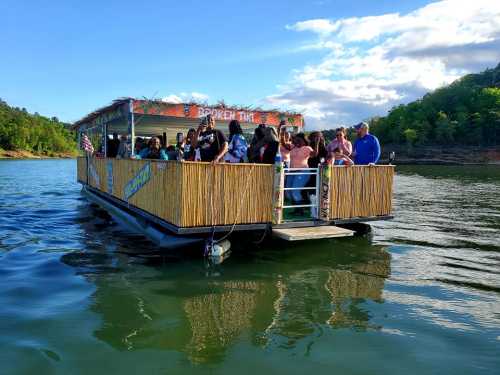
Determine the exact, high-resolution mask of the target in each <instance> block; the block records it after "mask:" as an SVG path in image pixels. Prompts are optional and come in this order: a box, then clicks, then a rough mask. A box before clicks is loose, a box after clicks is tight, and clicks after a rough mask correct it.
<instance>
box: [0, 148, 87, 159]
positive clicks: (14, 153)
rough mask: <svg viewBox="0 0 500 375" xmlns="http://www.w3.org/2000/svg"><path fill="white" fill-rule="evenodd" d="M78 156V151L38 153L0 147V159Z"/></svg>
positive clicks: (71, 157)
mask: <svg viewBox="0 0 500 375" xmlns="http://www.w3.org/2000/svg"><path fill="white" fill-rule="evenodd" d="M77 156H78V153H77V152H75V153H70V152H54V153H51V154H37V153H33V152H31V151H26V150H2V149H0V159H73V158H76V157H77Z"/></svg>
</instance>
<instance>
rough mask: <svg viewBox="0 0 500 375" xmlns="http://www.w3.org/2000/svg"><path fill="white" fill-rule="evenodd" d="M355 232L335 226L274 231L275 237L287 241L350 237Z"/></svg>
mask: <svg viewBox="0 0 500 375" xmlns="http://www.w3.org/2000/svg"><path fill="white" fill-rule="evenodd" d="M353 234H354V231H352V230H349V229H344V228H340V227H336V226H333V225H325V226H317V227H302V228H282V229H281V228H280V229H273V236H275V237H279V238H282V239H284V240H287V241H302V240H316V239H320V238H334V237H349V236H352V235H353Z"/></svg>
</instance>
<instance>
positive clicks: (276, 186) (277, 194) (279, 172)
mask: <svg viewBox="0 0 500 375" xmlns="http://www.w3.org/2000/svg"><path fill="white" fill-rule="evenodd" d="M284 188H285V172H284V169H283V163H282V162H281V161H280V162H278V163H276V164H274V178H273V224H281V222H282V221H283V199H284Z"/></svg>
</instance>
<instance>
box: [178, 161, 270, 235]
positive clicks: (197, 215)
mask: <svg viewBox="0 0 500 375" xmlns="http://www.w3.org/2000/svg"><path fill="white" fill-rule="evenodd" d="M180 165H181V166H182V203H181V204H182V207H183V209H182V220H181V223H182V225H181V226H183V227H193V226H211V225H232V224H234V223H237V224H250V223H267V222H271V221H272V195H273V191H272V189H273V167H272V165H265V164H210V163H191V162H185V163H180Z"/></svg>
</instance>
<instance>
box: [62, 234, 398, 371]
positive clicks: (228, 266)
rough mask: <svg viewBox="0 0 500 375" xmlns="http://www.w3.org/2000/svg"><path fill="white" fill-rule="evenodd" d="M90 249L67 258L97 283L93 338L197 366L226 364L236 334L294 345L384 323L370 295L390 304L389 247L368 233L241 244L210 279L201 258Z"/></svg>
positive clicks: (267, 344) (259, 342)
mask: <svg viewBox="0 0 500 375" xmlns="http://www.w3.org/2000/svg"><path fill="white" fill-rule="evenodd" d="M235 245H237V244H235ZM118 247H119V245H118ZM236 247H237V246H236ZM117 250H120V249H119V248H118V249H117ZM89 251H90V250H89ZM92 251H93V253H92V254H87V253H85V252H84V253H79V254H68V255H67V256H66V255H65V256H64V257H63V260H64V261H65V262H66V263H67V264H70V265H73V266H75V267H77V268H78V269H79V272H80V273H81V274H83V275H85V276H86V277H87V278H88V279H89V280H91V281H92V282H93V283H94V284H95V287H96V290H95V293H94V296H93V297H94V298H93V303H92V306H91V307H90V308H91V310H92V311H94V312H95V313H97V314H98V315H99V316H100V318H101V319H102V324H101V325H100V327H98V328H97V329H96V330H95V332H94V335H95V337H96V338H98V339H100V340H102V341H104V342H106V343H108V344H109V345H111V346H113V347H114V348H116V349H118V350H139V349H156V350H171V351H176V352H181V353H185V355H186V356H187V357H188V358H189V360H190V361H191V362H193V363H209V362H220V361H222V360H223V359H224V357H225V353H226V351H227V350H228V349H229V348H230V347H231V346H232V345H234V344H235V343H236V342H237V341H238V340H250V341H251V342H252V344H253V345H255V346H258V347H270V346H273V345H278V346H279V347H285V348H290V347H294V346H296V345H297V343H298V342H299V341H301V340H306V341H314V340H315V339H316V338H317V337H318V336H320V335H321V334H322V332H324V331H325V330H327V329H336V328H353V329H367V328H377V327H375V326H372V325H370V313H369V311H368V307H367V306H366V305H365V304H364V301H365V300H372V301H375V302H382V291H383V287H384V280H385V278H386V277H387V276H388V275H389V272H390V255H389V253H387V252H386V251H385V250H384V248H383V247H382V246H376V245H372V244H371V243H370V241H369V240H368V239H366V238H351V239H348V240H327V241H315V242H307V243H301V244H294V245H292V246H288V245H286V244H283V243H270V244H269V245H267V246H266V247H265V248H261V249H259V250H253V251H251V252H248V251H244V250H241V251H238V250H236V251H235V252H234V253H233V255H232V256H231V257H230V258H229V259H228V260H227V261H226V262H225V263H224V264H222V265H220V266H218V267H219V275H218V276H213V274H212V276H210V277H207V276H206V272H205V269H204V267H203V265H202V260H200V259H187V258H178V259H175V260H168V261H167V262H166V263H163V264H161V265H160V266H159V265H153V266H152V265H149V264H143V263H142V262H138V261H136V260H134V259H131V258H130V257H127V256H124V255H120V254H117V253H116V252H114V253H111V254H109V253H107V254H106V253H105V252H104V250H103V252H101V253H96V251H97V250H95V249H94V250H92ZM80 258H81V259H80ZM82 259H83V261H82Z"/></svg>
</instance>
